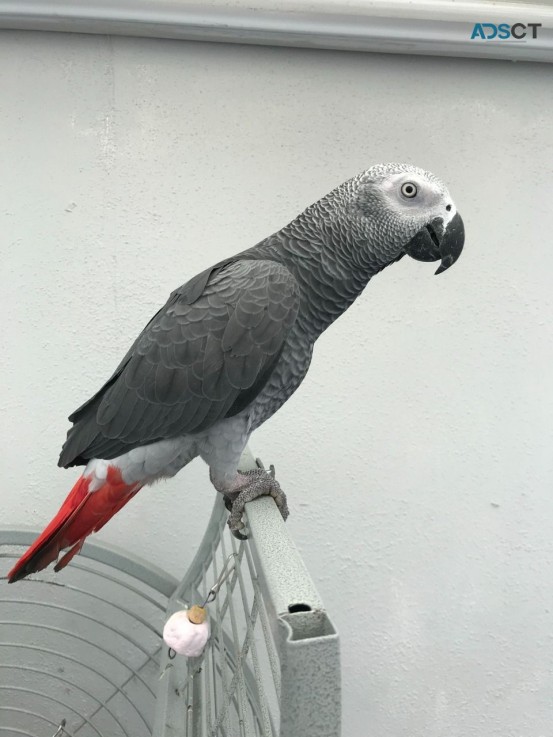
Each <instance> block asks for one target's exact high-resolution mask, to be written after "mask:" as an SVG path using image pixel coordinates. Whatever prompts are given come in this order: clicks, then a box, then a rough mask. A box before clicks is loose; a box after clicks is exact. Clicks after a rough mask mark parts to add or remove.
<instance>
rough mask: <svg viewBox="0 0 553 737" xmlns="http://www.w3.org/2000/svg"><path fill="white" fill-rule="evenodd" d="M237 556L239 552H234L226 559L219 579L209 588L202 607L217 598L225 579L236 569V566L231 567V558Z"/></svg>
mask: <svg viewBox="0 0 553 737" xmlns="http://www.w3.org/2000/svg"><path fill="white" fill-rule="evenodd" d="M236 556H237V553H232V554H231V555H229V557H228V558H227V559H226V561H225V565H224V566H223V570H222V571H221V573H220V574H219V577H218V578H217V580H216V581H215V583H214V584H213V586H212V587H211V588H210V589H209V591H208V593H207V596H206V599H205V601H204V603H203V604H202V608H203V607H205V605H206V604H210V603H211V602H212V601H214V600H215V597H216V596H217V594H218V593H219V589H220V588H221V586H222V585H223V584H224V583H225V581H226V580H227V578H228V577H229V576H230V574H231V573H232V572H233V571H234V568H235V566H231V567H230V568H229V565H230V562H231V560H232V559H233V558H236ZM227 569H228V570H227Z"/></svg>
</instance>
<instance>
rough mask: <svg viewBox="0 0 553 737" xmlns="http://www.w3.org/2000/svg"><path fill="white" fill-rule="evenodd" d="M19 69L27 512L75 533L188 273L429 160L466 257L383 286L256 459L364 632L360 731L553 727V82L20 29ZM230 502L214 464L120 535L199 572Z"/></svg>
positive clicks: (11, 420) (171, 565) (1, 400)
mask: <svg viewBox="0 0 553 737" xmlns="http://www.w3.org/2000/svg"><path fill="white" fill-rule="evenodd" d="M0 84H1V87H0V114H1V128H0V132H1V135H0V215H1V223H0V239H1V268H0V289H1V301H2V308H3V309H2V318H3V319H2V326H3V328H2V350H1V351H0V385H1V395H0V444H1V447H2V449H3V450H2V454H1V461H0V463H1V467H0V488H1V499H2V517H3V522H6V523H11V524H19V523H27V524H32V525H35V526H37V527H39V526H42V525H43V524H44V523H45V522H46V521H47V520H48V519H50V517H51V515H52V513H53V512H54V511H55V510H56V509H57V507H58V504H59V502H60V501H61V500H62V498H63V497H64V496H65V494H66V492H67V491H68V489H69V487H70V486H71V485H72V483H73V479H74V478H75V473H74V472H73V471H63V470H59V469H57V467H56V461H57V455H58V452H59V449H60V446H61V443H62V440H63V438H64V436H65V432H66V429H67V426H68V425H67V422H66V419H65V418H66V416H67V415H68V414H69V413H70V412H71V411H72V410H73V409H74V408H75V407H76V406H77V405H78V404H80V403H81V402H82V401H84V400H85V399H86V398H87V397H88V396H89V395H90V394H91V393H92V392H93V391H94V390H96V389H97V388H98V387H99V385H100V384H101V383H102V382H103V381H104V380H105V379H106V378H107V377H108V376H109V374H110V373H111V371H112V369H113V368H114V365H115V364H116V363H117V362H118V360H119V358H120V356H121V354H122V352H123V351H124V350H125V349H126V347H127V346H128V344H129V343H130V341H131V340H132V339H133V338H134V336H135V334H136V333H137V331H138V330H140V329H141V328H142V326H143V325H144V323H145V322H146V321H147V320H148V319H149V317H150V316H151V314H152V313H153V311H154V310H155V309H156V308H157V307H158V306H159V305H160V304H161V303H162V302H163V301H164V300H165V298H166V296H167V295H168V293H169V292H170V291H171V290H172V289H173V288H174V287H176V286H177V285H179V284H181V283H182V282H184V281H185V280H186V279H187V278H188V277H190V276H192V275H193V274H194V273H196V272H197V271H198V270H199V269H201V268H203V267H205V266H207V265H209V264H210V263H212V262H215V261H216V260H218V259H220V258H221V257H223V256H225V255H226V254H229V253H233V252H235V251H236V250H238V249H242V248H244V247H245V246H248V245H250V244H253V243H255V242H256V241H258V240H259V239H261V238H262V237H263V236H265V235H267V234H269V233H271V232H272V231H274V230H276V229H278V228H279V227H280V226H281V225H283V224H284V223H286V222H287V221H288V220H289V219H291V218H292V217H294V216H295V215H296V214H297V212H299V211H300V210H301V209H303V207H304V206H305V205H307V204H309V203H310V202H312V201H313V200H315V199H317V198H318V197H319V196H321V195H323V194H325V193H326V192H327V191H328V190H329V189H330V188H332V187H333V186H335V185H336V184H338V183H339V182H340V181H342V180H343V179H345V178H347V177H349V176H351V175H353V174H355V173H357V172H358V171H359V170H360V169H363V168H365V167H367V166H369V165H370V164H372V163H375V162H379V161H389V160H392V161H393V160H399V161H403V160H405V161H410V162H413V163H415V164H418V165H420V166H423V167H425V168H428V169H430V170H432V171H434V172H436V173H437V174H438V175H440V176H442V177H443V178H444V179H445V181H446V182H448V184H449V185H450V189H451V191H452V193H453V196H454V197H455V199H456V201H457V204H458V206H459V208H460V210H461V212H462V214H463V217H464V219H465V224H466V229H467V242H466V248H465V252H464V254H463V256H462V258H461V260H460V261H459V263H458V264H457V265H456V266H455V267H454V268H452V269H451V270H450V271H448V272H447V273H446V274H444V275H443V276H441V277H439V278H434V277H433V276H432V274H433V267H432V265H429V264H422V263H416V262H414V261H412V260H410V259H404V260H403V261H402V262H401V263H400V264H398V265H396V266H393V267H391V268H390V269H389V270H387V271H385V272H384V273H383V274H381V275H380V276H378V277H377V278H376V279H375V280H374V282H373V283H371V284H370V285H369V288H368V289H367V291H366V292H365V294H364V295H363V297H362V298H361V299H360V300H359V301H358V302H357V303H356V304H355V305H354V306H353V308H352V309H351V310H350V311H349V312H348V314H346V315H345V316H344V317H343V318H342V319H340V320H339V321H338V323H337V324H335V325H334V326H333V327H332V328H331V329H330V330H329V331H328V332H327V333H326V334H325V335H324V336H323V337H322V338H321V340H320V341H319V343H318V345H317V349H316V352H315V360H314V363H313V365H312V369H311V372H310V374H309V377H308V379H307V381H306V382H305V384H304V385H303V387H302V388H301V389H300V391H299V392H298V393H297V394H296V395H295V396H294V397H293V399H292V400H291V401H290V402H289V403H288V404H287V405H286V407H285V408H284V409H283V410H282V411H281V412H280V413H279V414H278V415H277V416H276V417H275V418H273V419H272V421H270V422H269V423H268V424H267V425H266V426H264V427H263V428H262V429H261V430H259V431H258V432H257V434H256V436H255V439H254V443H253V447H254V448H255V450H256V451H257V452H258V453H259V454H260V455H261V456H262V457H263V458H264V459H265V460H266V461H272V462H274V463H276V466H277V470H278V474H279V478H280V480H281V482H282V485H283V487H284V488H285V489H286V490H287V492H288V494H289V499H290V506H291V509H292V515H291V518H290V521H289V523H288V524H289V526H290V530H291V532H292V534H293V536H294V538H295V539H296V541H297V542H298V544H299V547H300V548H301V552H302V554H303V556H304V558H305V560H306V562H307V565H308V566H309V568H310V570H311V572H312V574H313V576H314V578H315V580H316V582H317V584H318V586H319V589H320V591H321V594H322V595H323V598H324V599H325V601H326V603H327V605H328V608H329V610H330V613H331V615H332V617H333V619H334V621H335V622H336V623H337V625H338V627H339V629H340V632H341V636H342V652H343V677H344V732H343V733H344V735H347V737H364V735H367V734H369V735H374V736H375V737H466V736H467V735H470V736H471V737H550V736H551V735H552V734H553V732H552V729H553V726H552V725H553V701H552V698H551V693H552V686H553V585H552V574H553V542H552V538H553V535H552V524H553V422H552V414H553V411H552V409H553V408H552V404H553V371H552V369H551V367H552V364H553V327H552V326H553V296H552V289H551V285H552V283H553V282H552V275H553V249H552V242H551V233H552V231H553V216H552V209H551V196H552V162H553V146H552V142H553V132H552V127H551V120H552V119H553V95H552V94H551V68H550V67H547V66H532V65H524V64H520V65H509V64H506V63H501V62H497V63H495V62H472V61H461V60H446V59H430V58H408V57H401V58H395V57H392V56H388V57H383V56H374V55H357V54H351V55H348V54H346V53H326V52H310V51H299V50H296V51H290V50H286V49H269V48H240V47H238V46H232V47H231V46H228V47H227V46H215V45H214V46H210V45H200V44H193V43H190V44H186V43H175V42H166V41H148V40H134V39H123V38H117V39H109V38H102V37H86V36H70V35H47V34H43V35H41V34H24V33H16V32H13V33H11V32H9V33H4V34H2V35H0ZM213 495H214V491H213V490H212V489H211V488H210V486H209V483H208V479H207V474H206V469H205V467H204V466H203V465H202V464H201V462H197V463H195V464H193V465H192V466H191V467H189V468H188V469H187V470H186V471H184V472H183V473H182V474H181V476H180V477H179V478H177V479H175V480H173V481H172V482H171V483H166V484H160V485H158V486H156V487H154V488H152V489H149V490H145V491H143V492H142V493H141V494H140V495H139V496H138V497H137V499H136V500H135V501H133V502H132V504H131V505H130V506H129V507H127V508H126V509H125V511H124V513H122V514H121V515H120V516H119V517H118V518H117V519H116V520H114V521H113V522H112V523H110V525H109V526H108V527H107V528H106V529H105V530H103V531H102V533H101V539H103V540H107V541H111V542H116V543H119V544H120V545H123V546H124V547H126V548H128V549H129V550H133V551H135V552H138V553H141V554H142V555H145V556H147V557H149V558H150V559H151V560H153V561H154V562H156V563H158V564H159V565H161V566H164V567H166V568H168V569H170V570H171V571H173V572H174V573H176V574H178V573H179V572H181V571H183V570H184V569H185V567H186V565H187V564H188V562H189V560H190V559H191V556H192V555H193V553H194V550H195V547H196V545H197V543H198V541H199V539H200V535H201V532H202V529H203V527H204V524H205V522H206V520H207V518H208V515H209V510H210V507H211V503H212V500H213ZM99 537H100V536H99Z"/></svg>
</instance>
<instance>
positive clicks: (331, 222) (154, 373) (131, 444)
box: [10, 164, 463, 580]
mask: <svg viewBox="0 0 553 737" xmlns="http://www.w3.org/2000/svg"><path fill="white" fill-rule="evenodd" d="M411 187H414V188H415V195H412V194H411V190H410V188H411ZM417 196H419V203H415V202H414V200H415V199H416V197H417ZM421 200H422V204H421ZM417 205H418V207H417ZM448 229H449V230H448ZM451 230H452V231H455V237H454V238H449V237H448V234H449V233H450V231H451ZM462 241H463V234H462V221H461V220H460V217H459V215H458V214H457V213H456V211H455V209H454V207H453V205H452V202H451V198H450V196H449V193H448V192H447V189H446V188H445V187H444V185H443V184H442V183H441V182H440V181H439V180H438V179H437V178H435V177H434V176H433V175H431V174H429V173H427V172H423V171H422V170H420V169H416V168H415V167H410V166H406V165H396V164H394V165H380V166H377V167H373V168H372V169H369V170H368V171H366V172H363V173H362V174H360V175H359V176H358V177H355V178H353V179H351V180H348V181H347V182H345V183H344V184H343V185H341V186H340V187H338V188H337V189H335V190H334V191H333V192H331V193H330V194H329V195H327V196H326V197H324V198H323V199H321V200H319V201H318V202H316V203H315V204H314V205H312V206H311V207H309V208H307V210H305V211H304V212H303V213H302V214H301V215H299V216H298V217H297V218H296V219H295V220H293V221H292V222H291V223H290V224H288V225H287V226H285V227H284V228H283V229H282V230H280V231H278V232H277V233H275V234H274V235H272V236H270V237H269V238H267V239H265V240H264V241H262V242H261V243H259V244H258V245H257V246H254V247H253V248H250V249H248V250H246V251H243V252H242V253H240V254H237V255H236V256H234V257H232V258H229V259H226V260H224V261H222V262H220V263H219V264H216V265H215V266H214V267H212V268H210V269H207V270H206V271H204V272H202V273H201V274H199V275H198V276H196V277H195V278H193V279H192V280H190V281H189V282H187V283H186V284H184V285H183V286H182V287H180V288H179V289H177V290H176V291H174V292H173V293H172V294H171V296H170V298H169V300H168V301H167V303H166V304H165V306H164V307H163V308H162V309H161V310H160V311H159V312H158V313H157V314H156V315H155V316H154V317H153V318H152V320H151V321H150V322H149V323H148V325H147V326H146V327H145V328H144V330H143V331H142V333H141V334H140V335H139V336H138V338H137V339H136V341H135V342H134V344H133V345H132V346H131V348H130V350H129V351H128V353H127V354H126V355H125V357H124V358H123V360H122V361H121V363H120V365H119V366H118V368H117V369H116V371H115V372H114V374H113V375H112V377H111V378H110V379H109V380H108V381H107V382H106V384H105V385H104V386H103V387H102V389H100V391H99V392H98V393H97V394H95V395H94V396H93V397H92V398H91V399H90V400H89V401H88V402H86V403H85V404H84V405H82V407H80V408H79V409H78V410H76V411H75V412H74V413H73V414H72V415H71V417H70V420H71V421H72V422H73V423H74V424H73V427H72V428H71V429H70V431H69V433H68V437H67V440H66V442H65V444H64V446H63V449H62V452H61V456H60V460H59V465H61V466H65V467H67V466H72V465H86V469H85V471H84V474H83V477H81V479H82V481H81V485H83V484H84V485H85V486H86V488H84V489H80V490H79V491H78V493H77V492H75V489H74V490H73V491H72V492H71V494H70V496H69V497H68V499H67V500H66V502H65V503H64V505H65V507H66V509H65V513H64V514H62V511H63V510H64V507H63V506H62V509H61V510H60V512H59V513H58V516H57V517H56V518H55V520H53V522H52V523H51V525H50V526H49V528H47V530H46V531H45V533H43V536H41V538H39V540H38V541H37V542H36V543H35V545H34V546H33V547H32V548H31V549H30V551H28V553H27V554H26V555H25V556H23V558H22V560H21V561H20V563H19V564H18V565H17V566H16V567H15V568H14V570H13V571H12V572H11V574H10V577H11V578H10V580H17V579H18V578H21V577H22V576H24V575H27V574H28V573H29V572H30V571H31V570H38V569H40V568H41V567H44V565H47V563H48V562H50V561H51V560H54V559H55V557H57V555H58V553H59V551H60V550H61V549H63V548H66V547H69V546H73V547H72V550H71V551H70V554H69V556H68V557H67V556H66V558H67V560H64V562H63V563H62V564H59V565H60V567H62V565H65V564H66V562H68V560H69V559H70V558H71V557H72V555H74V553H75V552H78V549H80V545H82V540H84V536H83V535H82V534H81V533H82V530H81V528H85V527H86V524H83V525H80V526H79V525H77V526H76V527H77V529H76V531H75V529H73V531H71V530H72V528H75V508H76V506H75V505H76V504H77V502H78V504H79V505H81V507H79V509H81V508H83V509H84V508H86V503H87V500H88V499H89V498H90V497H91V495H92V496H94V495H95V494H96V497H95V499H94V502H95V503H96V501H97V500H98V499H99V498H100V493H105V494H106V495H107V496H108V497H109V498H110V503H111V504H112V507H115V509H114V511H118V509H120V508H121V506H123V505H124V504H125V503H126V501H128V499H129V498H131V497H132V496H133V495H134V494H135V493H136V492H137V491H138V489H140V488H141V487H142V486H143V485H145V484H147V483H151V482H152V481H154V480H156V479H158V478H160V477H167V476H172V475H174V474H175V473H177V472H178V471H179V470H180V469H181V468H182V467H183V466H184V465H186V464H187V463H188V462H190V461H191V460H192V459H193V458H194V457H196V456H198V455H199V456H201V457H202V458H203V459H204V460H205V461H206V462H207V464H208V465H209V468H210V475H211V479H212V481H213V483H214V485H215V487H216V488H217V489H218V490H219V491H221V492H222V493H224V494H225V495H227V496H228V498H229V499H230V500H233V499H235V498H236V496H237V495H238V494H239V493H240V492H241V490H242V489H243V488H245V486H247V485H248V483H250V482H251V484H253V483H254V481H253V480H251V479H250V480H248V479H247V478H245V476H244V475H242V474H239V473H238V472H237V466H238V462H239V459H240V456H241V454H242V451H243V449H244V447H245V445H246V443H247V441H248V438H249V436H250V434H251V433H252V432H253V431H254V430H255V429H256V428H257V427H259V426H260V425H261V424H262V423H263V422H265V421H266V420H267V419H268V418H269V417H271V415H273V414H274V413H275V412H276V411H277V410H278V409H279V408H280V407H281V406H282V405H283V404H284V403H285V402H286V401H287V399H289V397H290V396H291V395H292V394H293V392H294V391H295V390H296V389H297V388H298V387H299V386H300V384H301V382H302V381H303V379H304V378H305V376H306V374H307V371H308V369H309V364H310V362H311V356H312V352H313V345H314V343H315V341H316V340H317V338H318V337H319V335H320V334H321V333H322V332H323V331H324V330H325V329H326V328H327V327H328V326H329V325H330V324H331V323H332V322H334V320H336V318H337V317H339V316H340V315H341V314H342V313H343V312H344V311H345V310H346V309H347V308H348V307H349V306H350V305H351V304H352V303H353V301H354V300H355V299H356V298H357V297H358V296H359V294H360V293H361V292H362V291H363V289H364V288H365V286H366V285H367V283H368V282H369V280H370V279H371V277H372V276H374V275H375V274H377V273H378V272H379V271H381V270H382V269H383V268H385V267H386V266H387V265H389V264H391V263H393V262H394V261H397V260H399V259H400V258H401V257H402V256H404V255H405V254H406V253H410V254H411V255H413V256H414V257H415V258H417V259H419V260H429V261H430V260H438V259H440V258H441V259H442V267H441V269H439V270H444V269H445V268H447V267H448V266H449V265H451V263H453V261H455V260H456V259H457V257H458V255H459V254H460V251H461V248H462V245H463V243H462ZM263 483H265V481H264V480H263V479H261V478H258V479H256V480H255V484H257V486H256V489H257V488H258V487H259V488H261V486H263ZM267 483H268V486H267V485H266V487H267V488H265V487H264V490H263V491H262V492H261V493H273V495H274V496H275V497H276V494H274V491H275V483H276V482H274V481H271V482H267ZM106 484H107V486H108V487H109V493H108V491H106V488H107V487H106ZM277 486H278V485H277ZM120 487H121V488H122V489H123V491H121V490H120ZM114 489H117V490H118V491H117V494H119V496H117V494H116V495H115V496H116V497H117V498H116V503H115V504H113V499H112V497H113V496H114V494H115V492H114ZM256 493H257V492H256ZM72 495H73V497H72ZM77 497H78V499H77ZM71 499H73V501H71ZM83 500H84V501H83ZM97 504H98V508H99V509H100V511H98V512H97V513H96V518H94V519H92V518H91V520H92V522H94V524H92V526H91V520H89V525H88V527H91V529H88V531H87V532H86V534H88V532H91V531H94V530H97V529H99V528H100V527H101V526H102V525H103V524H105V522H106V521H107V519H109V517H110V516H111V514H113V513H114V512H113V511H112V512H111V514H108V513H107V512H105V513H104V511H105V510H104V507H103V506H101V505H99V502H98V503H97ZM89 506H90V502H89ZM242 508H243V507H242ZM107 511H109V510H107ZM102 514H103V515H104V516H102ZM60 515H61V516H60ZM80 516H81V517H84V516H86V515H85V514H84V512H83V513H81V515H80ZM58 518H59V519H58ZM235 522H236V514H235ZM54 523H56V524H54ZM60 531H61V532H60ZM47 533H48V534H47ZM85 536H86V535H85Z"/></svg>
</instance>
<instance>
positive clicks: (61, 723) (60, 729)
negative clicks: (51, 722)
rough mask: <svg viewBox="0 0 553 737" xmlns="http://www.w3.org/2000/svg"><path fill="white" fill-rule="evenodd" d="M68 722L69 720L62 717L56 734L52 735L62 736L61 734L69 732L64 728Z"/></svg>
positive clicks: (54, 736) (53, 736)
mask: <svg viewBox="0 0 553 737" xmlns="http://www.w3.org/2000/svg"><path fill="white" fill-rule="evenodd" d="M66 724H67V722H66V721H65V719H62V720H61V722H60V724H59V727H58V728H57V729H56V731H55V732H54V734H53V735H52V737H61V735H63V734H67V732H66V731H65V729H64V727H65V725H66Z"/></svg>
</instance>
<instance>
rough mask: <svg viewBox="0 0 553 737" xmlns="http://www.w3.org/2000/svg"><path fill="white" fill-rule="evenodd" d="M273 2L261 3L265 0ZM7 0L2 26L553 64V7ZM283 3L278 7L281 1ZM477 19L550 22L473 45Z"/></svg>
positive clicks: (1, 3) (444, 0)
mask: <svg viewBox="0 0 553 737" xmlns="http://www.w3.org/2000/svg"><path fill="white" fill-rule="evenodd" d="M262 1H263V0H258V3H260V2H262ZM270 5H271V4H270V3H268V2H267V1H266V0H265V7H261V6H259V7H253V8H251V7H250V8H246V7H244V6H240V5H234V6H232V7H231V6H229V5H228V4H224V3H223V2H222V1H221V0H218V2H217V3H215V2H213V1H212V2H211V3H204V4H203V5H198V4H190V3H188V2H186V0H96V1H93V0H80V1H76V0H57V1H52V2H45V1H44V2H36V0H35V2H31V1H30V0H0V29H21V30H33V31H63V32H74V33H99V34H109V35H121V36H142V37H152V38H170V39H181V40H192V41H216V42H227V43H243V44H261V45H272V46H292V47H300V48H311V49H313V48H315V49H341V50H348V51H374V52H386V53H400V54H427V55H433V56H460V57H474V58H486V59H507V60H511V61H539V62H553V7H551V6H546V5H532V4H528V3H519V2H498V3H482V2H478V1H474V2H463V1H462V0H461V2H452V1H449V0H426V1H424V0H423V1H422V2H417V3H413V2H409V0H393V1H392V2H390V1H388V2H385V1H384V0H372V1H370V0H359V2H358V3H357V4H352V3H351V2H344V1H343V0H341V1H340V2H337V1H336V0H334V2H329V1H328V0H327V1H326V2H319V3H317V2H310V3H309V4H308V5H307V4H306V3H305V0H304V4H303V7H304V8H305V7H309V10H305V9H304V10H302V2H301V0H295V2H294V1H293V0H291V1H289V2H282V0H281V2H279V3H278V6H279V10H274V9H271V8H270ZM272 5H273V7H274V6H275V5H277V3H276V2H273V3H272ZM476 22H485V23H496V24H499V23H508V24H513V23H518V22H520V23H524V24H528V23H541V27H540V28H539V29H538V32H537V38H535V39H534V38H532V37H531V33H528V37H527V38H525V39H523V40H520V41H515V40H510V39H509V40H482V39H475V40H471V33H472V29H473V27H474V24H475V23H476Z"/></svg>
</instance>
